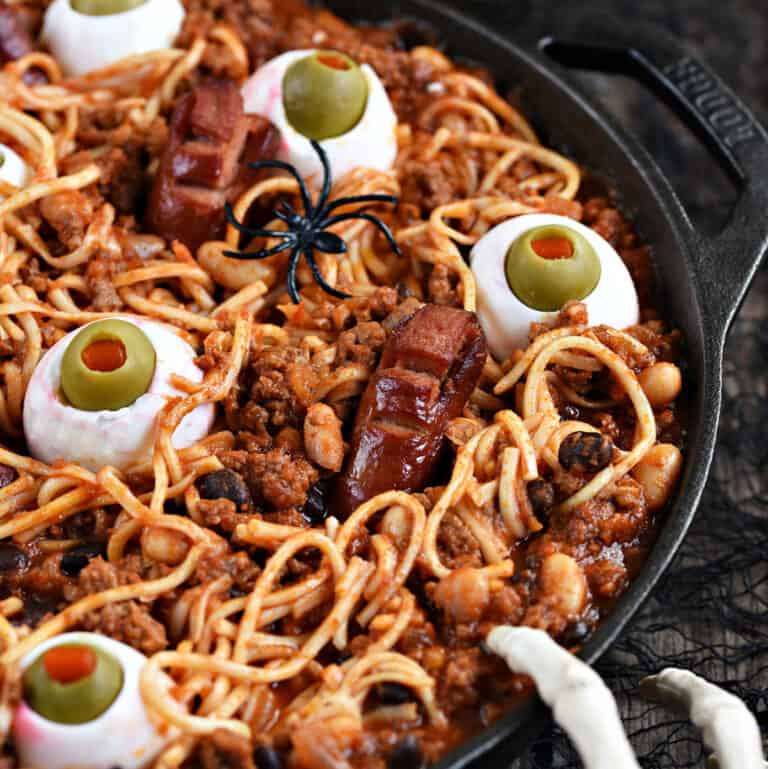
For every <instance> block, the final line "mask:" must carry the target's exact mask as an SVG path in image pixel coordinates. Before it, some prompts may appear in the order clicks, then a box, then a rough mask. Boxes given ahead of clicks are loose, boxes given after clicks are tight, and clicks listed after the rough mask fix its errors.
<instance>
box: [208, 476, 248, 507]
mask: <svg viewBox="0 0 768 769" xmlns="http://www.w3.org/2000/svg"><path fill="white" fill-rule="evenodd" d="M197 490H198V491H199V492H200V496H201V497H202V498H203V499H229V500H230V501H232V502H234V503H235V506H236V507H237V508H238V509H239V508H241V507H243V505H248V503H249V502H250V501H251V495H250V493H249V491H248V487H247V486H246V485H245V481H244V480H243V479H242V478H241V477H240V476H239V475H238V474H237V473H236V472H235V471H234V470H226V469H225V470H216V472H214V473H208V475H204V476H203V477H202V478H198V480H197Z"/></svg>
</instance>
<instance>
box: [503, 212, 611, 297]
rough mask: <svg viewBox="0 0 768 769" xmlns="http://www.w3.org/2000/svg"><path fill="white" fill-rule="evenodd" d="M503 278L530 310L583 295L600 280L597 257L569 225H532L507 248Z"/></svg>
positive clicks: (585, 241) (589, 291)
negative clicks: (531, 227)
mask: <svg viewBox="0 0 768 769" xmlns="http://www.w3.org/2000/svg"><path fill="white" fill-rule="evenodd" d="M506 273H507V282H508V283H509V287H510V288H511V289H512V292H513V293H514V294H515V296H516V297H517V298H518V299H519V300H520V301H521V302H523V304H526V305H528V307H531V308H532V309H534V310H541V311H543V312H555V311H557V310H559V309H560V308H561V307H562V306H563V305H564V304H565V303H566V302H568V301H570V300H572V299H584V298H585V297H587V296H589V294H591V293H592V291H594V289H595V286H597V284H598V281H599V280H600V274H601V267H600V258H599V257H598V255H597V253H596V252H595V249H594V248H593V247H592V245H591V244H590V243H589V241H588V240H587V239H586V238H585V237H584V236H583V235H581V234H580V233H579V232H577V231H576V230H575V229H571V228H570V227H564V226H561V225H545V226H543V227H534V228H533V229H532V230H528V232H525V233H523V234H522V235H520V237H518V238H517V239H516V240H515V241H514V242H513V243H512V245H511V246H510V247H509V251H507V257H506Z"/></svg>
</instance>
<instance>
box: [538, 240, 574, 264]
mask: <svg viewBox="0 0 768 769" xmlns="http://www.w3.org/2000/svg"><path fill="white" fill-rule="evenodd" d="M531 248H532V249H533V250H534V251H535V253H536V254H537V255H538V256H540V257H541V258H542V259H570V258H571V257H572V256H573V243H571V241H570V240H568V238H557V237H556V238H539V239H538V240H532V241H531Z"/></svg>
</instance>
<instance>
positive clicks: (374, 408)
mask: <svg viewBox="0 0 768 769" xmlns="http://www.w3.org/2000/svg"><path fill="white" fill-rule="evenodd" d="M485 358H486V344H485V337H484V336H483V332H482V329H481V328H480V324H479V322H478V320H477V317H476V316H475V315H474V314H473V313H470V312H466V311H465V310H458V309H455V308H453V307H443V306H440V305H434V304H428V305H425V306H424V307H422V308H421V309H419V310H418V311H417V312H416V313H414V314H413V315H412V316H411V317H410V318H408V319H406V320H404V321H403V322H402V323H401V324H400V326H398V327H397V329H395V331H394V333H393V334H392V336H391V337H390V339H389V341H388V342H387V345H386V346H385V348H384V352H383V354H382V356H381V362H380V363H379V367H378V369H377V370H376V372H375V373H374V375H373V376H372V377H371V380H370V381H369V383H368V387H367V388H366V391H365V393H364V394H363V397H362V400H361V402H360V407H359V409H358V412H357V419H356V421H355V429H354V433H353V436H352V448H351V451H350V454H349V456H348V458H347V464H346V467H345V469H344V472H343V474H342V475H341V476H340V478H339V481H338V485H337V491H338V495H337V500H336V504H337V508H338V509H337V512H338V513H339V514H341V515H344V516H346V515H349V514H350V513H351V512H352V511H353V510H354V509H355V508H356V507H357V506H358V505H360V504H361V503H363V502H365V501H366V500H367V499H370V498H371V497H373V496H375V495H376V494H379V493H381V492H383V491H387V490H389V489H399V490H402V491H415V490H418V489H423V488H424V487H425V486H426V485H427V484H428V483H429V481H430V479H431V476H432V474H433V472H434V470H435V466H436V464H437V462H438V460H439V457H440V450H441V449H442V446H443V435H444V432H445V428H446V426H447V424H448V422H449V420H451V419H454V418H455V417H457V416H459V415H460V414H461V412H462V410H463V408H464V405H465V404H466V402H467V400H468V399H469V396H470V395H471V394H472V391H473V390H474V388H475V385H476V384H477V380H478V378H479V377H480V372H481V371H482V369H483V364H484V363H485Z"/></svg>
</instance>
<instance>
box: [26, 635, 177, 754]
mask: <svg viewBox="0 0 768 769" xmlns="http://www.w3.org/2000/svg"><path fill="white" fill-rule="evenodd" d="M146 661H147V658H146V657H145V656H144V655H143V654H141V653H140V652H138V651H136V650H135V649H132V648H131V647H130V646H126V645H125V644H123V643H120V642H119V641H115V640H113V639H112V638H108V637H107V636H103V635H98V634H96V633H65V634H63V635H59V636H56V637H54V638H51V639H50V640H48V641H45V642H44V643H42V644H40V645H39V646H37V647H36V648H35V649H34V650H33V651H31V652H30V653H29V654H28V655H27V656H26V657H24V658H23V659H22V661H21V670H22V683H23V699H22V702H21V704H20V705H19V707H18V708H17V710H16V713H15V714H14V719H13V739H14V743H15V746H16V749H17V751H18V754H19V758H20V759H21V765H22V766H33V767H35V769H71V767H78V769H111V767H115V766H119V767H122V769H139V767H143V766H146V765H147V764H149V763H150V762H151V761H152V759H153V758H154V757H155V756H156V755H157V754H158V753H159V752H160V750H161V749H162V747H163V745H164V744H165V743H166V742H167V740H168V738H169V737H170V736H172V735H171V734H166V735H165V736H161V735H160V734H159V733H158V731H157V730H156V729H155V727H154V726H153V724H152V722H151V721H150V719H149V717H148V714H147V711H146V708H145V707H144V703H143V702H142V699H141V694H140V691H139V676H140V675H141V670H142V668H143V667H144V665H145V663H146Z"/></svg>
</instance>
